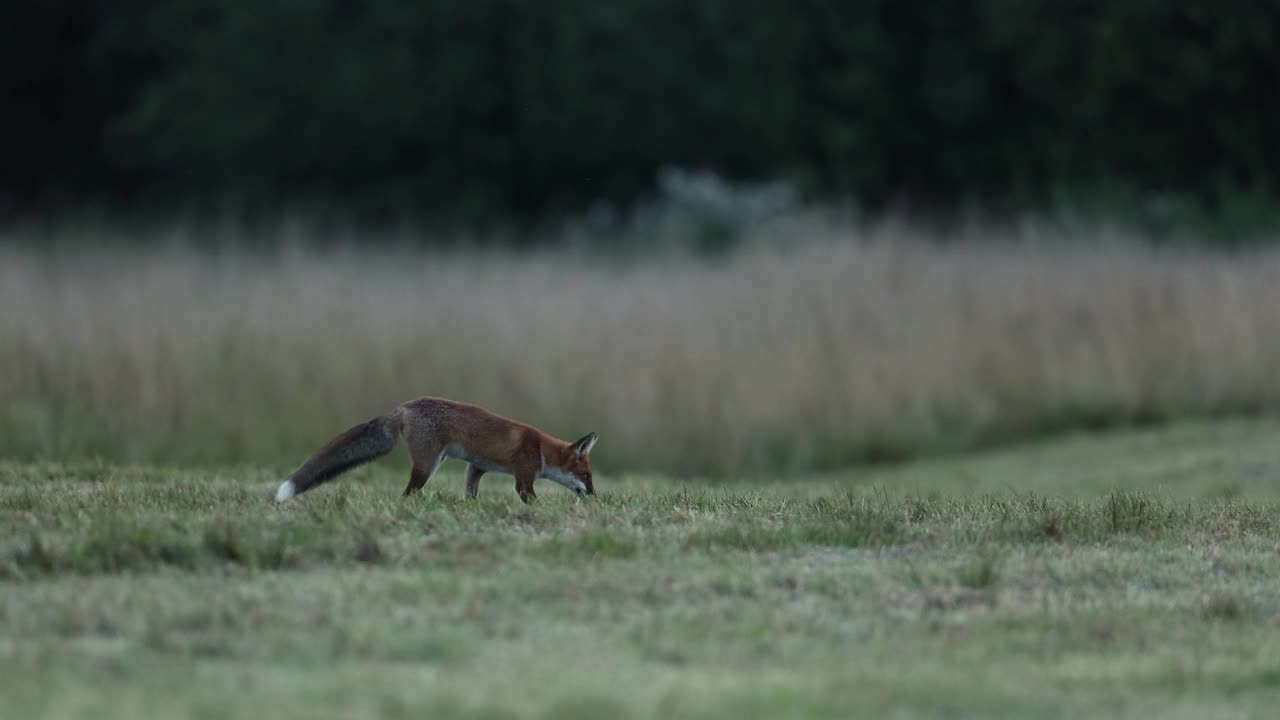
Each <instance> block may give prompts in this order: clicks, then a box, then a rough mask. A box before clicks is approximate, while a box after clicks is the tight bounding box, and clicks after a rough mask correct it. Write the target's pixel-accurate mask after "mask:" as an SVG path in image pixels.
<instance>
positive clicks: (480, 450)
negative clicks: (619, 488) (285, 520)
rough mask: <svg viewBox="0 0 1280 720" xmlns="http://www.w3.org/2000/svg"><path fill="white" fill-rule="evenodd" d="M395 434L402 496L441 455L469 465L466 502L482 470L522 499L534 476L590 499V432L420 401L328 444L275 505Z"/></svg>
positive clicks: (381, 448) (380, 447)
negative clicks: (559, 431)
mask: <svg viewBox="0 0 1280 720" xmlns="http://www.w3.org/2000/svg"><path fill="white" fill-rule="evenodd" d="M401 435H403V436H404V438H405V442H406V443H407V444H408V446H409V456H410V457H411V458H412V459H413V470H412V471H411V472H410V473H409V484H408V485H407V486H406V487H405V489H404V495H405V496H408V495H410V494H412V493H415V492H417V491H419V490H421V489H422V488H423V486H424V485H426V484H427V481H428V480H430V479H431V476H432V475H435V473H436V470H439V469H440V464H441V463H443V462H444V461H445V458H457V459H459V460H465V461H466V462H467V463H468V465H467V497H475V496H476V493H477V492H478V491H479V489H480V478H481V476H483V475H484V474H485V473H487V472H500V473H506V474H509V475H514V476H515V479H516V493H517V494H519V496H520V499H521V500H523V501H525V502H529V501H530V500H532V499H533V498H535V497H537V496H536V495H534V493H533V481H534V480H535V479H537V478H546V479H548V480H551V481H552V482H555V483H557V484H560V485H563V486H565V487H566V488H569V489H570V490H572V491H573V492H574V493H576V494H577V495H578V497H584V496H587V495H595V494H596V490H595V486H594V485H592V484H591V457H590V453H591V448H593V447H595V444H596V434H595V433H588V434H586V435H584V436H582V437H580V438H578V439H577V440H575V441H574V442H571V443H569V442H565V441H563V440H560V439H558V438H555V437H552V436H551V435H548V434H547V433H544V432H542V431H541V430H539V429H537V428H535V427H532V426H530V425H526V424H524V423H520V422H516V421H515V420H509V419H507V418H504V417H502V416H500V415H495V414H493V413H491V412H489V411H488V410H485V409H484V408H480V407H476V406H475V405H468V404H467V403H461V402H454V401H453V400H445V399H443V398H435V397H424V398H419V399H417V400H410V401H409V402H406V403H403V404H402V405H400V406H398V407H397V408H396V409H395V410H392V411H391V412H389V413H387V414H386V415H383V416H381V417H376V418H374V419H372V420H370V421H368V422H365V423H361V424H359V425H356V426H355V427H353V428H351V429H350V430H347V431H346V432H344V433H342V434H341V435H339V436H337V437H336V438H334V439H332V440H330V441H329V444H327V445H325V446H324V447H322V448H320V450H319V451H317V452H316V454H315V455H312V456H311V458H310V459H309V460H307V461H306V462H305V463H304V464H303V465H302V467H300V468H298V469H297V470H296V471H294V473H293V474H292V475H290V476H289V479H287V480H285V481H284V482H283V483H281V484H280V489H279V490H277V491H276V502H284V501H285V500H288V499H289V498H291V497H293V496H294V495H298V494H300V493H304V492H306V491H308V490H310V489H311V488H313V487H315V486H317V485H319V484H321V483H324V482H328V481H329V480H332V479H334V478H336V477H337V476H339V475H341V474H342V473H344V472H346V471H347V470H350V469H351V468H354V467H356V466H358V465H363V464H364V463H367V462H370V461H371V460H375V459H377V458H379V457H382V456H383V455H386V454H387V453H389V452H391V449H392V448H393V447H395V444H396V440H397V439H399V437H400V436H401Z"/></svg>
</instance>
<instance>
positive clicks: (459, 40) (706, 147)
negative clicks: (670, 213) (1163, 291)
mask: <svg viewBox="0 0 1280 720" xmlns="http://www.w3.org/2000/svg"><path fill="white" fill-rule="evenodd" d="M1278 40H1280V6H1277V5H1276V4H1275V3H1273V2H1269V1H1267V0H1222V1H1221V2H1214V3H1188V2H1163V1H1161V0H1124V1H1122V2H1055V1H1052V0H953V1H949V2H942V3H909V2H908V3H904V2H894V1H892V0H857V1H850V2H845V1H843V0H785V1H784V0H734V1H732V2H730V1H728V0H699V1H696V2H688V1H687V0H610V2H595V1H594V0H542V1H540V2H529V1H523V0H465V1H457V2H426V3H402V2H378V1H366V2H361V1H359V0H261V1H259V2H252V3H245V2H237V1H234V0H173V1H172V2H167V3H149V2H141V1H140V0H115V1H113V2H84V1H79V0H77V1H73V0H41V1H39V2H36V1H34V0H6V1H5V2H0V73H3V75H0V107H3V108H4V109H5V110H4V112H3V114H0V138H3V143H4V145H5V147H6V148H7V152H6V153H5V157H4V159H3V162H0V208H3V210H4V213H5V216H6V217H9V218H10V219H12V218H15V217H19V218H20V217H23V216H26V215H28V214H30V213H32V212H33V211H35V210H37V209H40V210H46V211H53V212H57V211H62V210H66V209H68V208H74V209H78V210H83V209H84V208H88V207H98V208H105V209H110V210H111V211H113V212H116V213H120V212H122V211H124V210H126V209H128V210H151V211H166V212H173V211H175V210H181V211H183V212H187V213H190V212H197V211H207V210H217V211H226V210H228V209H233V210H234V211H235V212H237V213H248V214H254V213H258V212H268V213H270V212H276V211H278V210H279V209H280V208H281V207H282V206H288V207H290V208H294V209H305V210H308V211H309V212H311V213H320V214H322V215H336V216H338V217H342V218H344V219H348V220H355V221H360V222H372V223H378V222H385V221H387V220H388V219H393V218H394V219H397V220H400V219H404V218H413V219H420V220H421V219H426V220H430V221H432V222H451V223H454V222H465V223H481V224H490V223H492V222H494V221H495V220H496V219H498V218H502V219H510V218H516V219H519V220H523V221H528V220H529V219H531V218H545V217H547V216H549V215H550V216H556V215H561V214H565V213H574V212H578V211H582V210H584V209H587V208H590V207H593V206H598V205H599V204H600V203H602V202H609V203H611V204H613V205H614V206H618V207H626V206H628V205H629V204H632V203H635V202H636V201H639V200H643V199H645V198H646V197H651V196H652V195H653V194H654V193H655V191H656V190H657V187H656V186H657V183H658V179H659V177H660V174H661V171H662V170H663V169H664V168H669V167H674V168H690V169H696V170H699V171H709V172H713V173H715V174H717V175H719V176H721V177H724V178H726V179H729V180H731V181H764V182H773V181H778V180H785V181H788V182H789V183H790V184H791V185H792V186H793V187H794V188H795V189H796V191H797V192H798V193H800V194H801V195H802V196H803V197H806V198H820V199H838V200H840V201H841V202H849V201H852V202H854V203H856V204H857V205H858V207H861V208H868V209H871V210H876V209H883V208H884V207H885V206H886V205H887V204H892V203H902V204H907V205H909V206H911V207H914V208H919V209H920V210H925V211H928V210H952V209H957V208H962V209H963V208H978V209H981V210H990V211H995V212H1008V211H1021V210H1025V209H1027V208H1041V209H1055V208H1061V207H1062V206H1064V204H1065V205H1068V206H1072V205H1074V206H1078V207H1088V208H1091V209H1100V210H1108V209H1109V210H1111V211H1113V212H1129V213H1133V214H1134V218H1135V219H1142V217H1144V216H1147V215H1153V214H1154V215H1157V216H1158V215H1159V214H1160V213H1165V214H1166V215H1167V214H1169V213H1170V212H1171V210H1170V208H1176V209H1178V210H1179V211H1180V212H1183V213H1184V214H1188V213H1192V211H1194V212H1195V213H1197V214H1208V215H1211V216H1218V217H1221V216H1223V215H1224V214H1228V215H1233V216H1236V217H1238V218H1239V219H1240V220H1241V221H1245V220H1250V219H1254V220H1256V218H1252V215H1257V214H1259V213H1262V214H1267V213H1266V208H1268V207H1269V206H1270V200H1271V199H1272V197H1273V193H1274V192H1276V191H1277V189H1278V188H1280V142H1278V141H1277V140H1276V132H1275V128H1276V127H1277V120H1278V119H1280V63H1277V62H1276V54H1275V47H1276V45H1277V41H1278ZM1180 217H1181V216H1180ZM1153 219H1154V220H1155V221H1159V220H1161V217H1155V218H1153Z"/></svg>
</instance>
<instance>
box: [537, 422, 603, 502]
mask: <svg viewBox="0 0 1280 720" xmlns="http://www.w3.org/2000/svg"><path fill="white" fill-rule="evenodd" d="M596 439H597V438H596V434H595V433H587V434H586V435H583V436H582V437H580V438H578V439H577V440H575V441H573V442H571V443H569V444H568V445H566V446H565V448H564V450H563V451H561V453H560V457H559V458H557V462H555V463H554V464H552V463H551V462H548V461H549V460H551V458H545V459H544V462H545V463H546V466H545V467H544V468H543V474H544V476H545V477H546V478H547V479H549V480H552V481H553V482H557V483H560V484H561V485H564V486H565V487H567V488H569V489H570V490H572V491H574V492H575V493H577V494H578V495H579V496H583V495H595V494H596V487H595V485H593V484H591V448H593V447H595V444H596Z"/></svg>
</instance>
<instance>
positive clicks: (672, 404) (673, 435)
mask: <svg viewBox="0 0 1280 720" xmlns="http://www.w3.org/2000/svg"><path fill="white" fill-rule="evenodd" d="M749 235H750V237H749V238H748V240H747V242H746V244H745V248H744V249H743V250H742V251H740V252H735V253H733V254H730V255H728V256H726V257H723V258H720V259H718V260H716V261H705V260H695V259H692V258H690V257H687V256H682V255H672V254H657V253H655V254H653V255H652V256H649V257H645V258H631V259H629V260H627V261H626V262H623V261H620V260H617V259H616V258H611V257H609V256H607V255H605V254H604V253H598V254H597V253H591V252H585V251H584V252H574V251H570V250H565V249H556V250H543V251H537V252H529V253H524V254H514V253H499V252H487V251H483V250H474V249H473V250H459V251H456V252H445V251H441V250H434V251H422V250H414V249H411V248H408V247H403V246H394V247H393V246H391V245H389V244H388V243H386V242H381V241H383V240H386V238H379V237H369V238H346V239H345V241H343V242H338V243H337V245H338V249H336V250H332V251H330V252H321V251H318V250H304V249H297V248H293V247H292V246H290V242H291V241H299V242H301V241H302V240H305V239H306V238H303V237H295V236H293V235H290V234H289V233H287V232H284V233H281V234H280V235H279V236H272V237H265V238H261V241H262V243H263V244H264V245H265V246H269V247H271V248H274V249H272V250H270V251H265V250H264V251H263V252H259V253H255V252H249V251H246V250H234V249H225V248H224V249H221V250H198V249H195V248H196V247H200V246H202V245H201V241H203V240H209V242H208V243H207V244H206V245H204V246H205V247H219V248H221V247H222V246H221V245H220V244H219V242H217V239H216V238H215V239H210V238H209V237H207V232H203V231H200V230H190V231H181V232H175V233H174V236H173V239H174V240H175V242H174V243H173V244H172V245H168V244H165V245H163V246H162V247H158V248H157V247H156V246H155V245H145V246H143V247H141V248H138V249H133V250H102V251H91V250H88V249H86V247H104V246H105V247H110V244H109V243H106V242H105V241H104V240H103V238H99V237H95V236H93V235H87V236H78V235H74V234H71V235H59V236H55V237H51V238H41V239H42V240H47V241H48V244H49V245H51V246H53V248H54V249H49V250H36V249H32V248H35V247H38V246H40V245H41V243H39V242H34V241H33V242H30V243H26V244H22V245H21V246H20V247H22V248H25V249H14V248H12V247H6V243H5V242H4V241H5V239H6V238H4V237H0V367H3V368H4V372H3V373H0V453H4V455H5V456H7V457H20V458H23V459H29V460H38V459H41V458H51V457H56V458H76V457H108V458H111V459H113V460H116V461H118V462H130V461H147V462H175V461H180V462H184V463H189V462H203V463H226V462H248V463H272V464H278V465H279V467H278V468H277V469H278V470H284V469H285V468H286V467H287V466H290V465H296V464H298V463H300V462H302V460H303V459H304V458H305V457H306V455H307V454H309V453H310V452H312V451H314V450H315V449H316V448H317V447H319V446H320V445H321V444H323V443H324V442H325V441H327V440H328V439H329V438H331V437H332V436H333V435H335V434H337V433H338V432H340V431H341V430H343V429H345V428H347V427H350V426H351V425H353V424H355V423H357V422H361V421H363V420H365V419H367V418H369V417H371V416H373V415H374V414H378V413H382V412H386V411H387V410H388V409H390V408H391V407H392V406H394V405H395V404H397V403H399V402H402V401H404V400H407V399H410V398H413V397H417V396H420V395H426V394H435V395H444V396H448V397H453V398H457V399H461V400H467V401H471V402H476V403H479V404H481V405H484V406H486V407H489V408H491V409H493V410H495V411H497V412H500V413H503V414H506V415H510V416H513V417H516V418H518V419H521V420H524V421H527V422H531V423H534V424H536V425H538V426H540V427H543V428H545V429H546V430H548V431H550V432H552V433H554V434H557V435H561V436H565V437H577V436H580V435H581V434H583V433H585V432H588V431H595V432H598V433H600V436H601V443H600V445H599V447H598V448H597V451H596V452H597V453H598V456H599V458H600V459H601V460H602V461H607V462H608V463H609V464H610V465H611V466H612V467H614V468H626V469H628V470H647V471H660V472H665V473H669V474H678V475H682V476H693V475H700V474H718V475H721V476H724V477H741V476H744V475H755V476H757V477H768V476H770V473H775V472H789V473H807V472H812V471H815V470H817V469H822V468H838V467H844V466H847V465H848V464H850V463H853V462H861V461H867V460H901V459H903V458H910V457H916V456H919V455H921V454H925V453H936V452H947V451H953V450H963V449H971V448H974V447H983V446H989V445H991V444H994V443H1002V442H1008V441H1011V440H1020V439H1025V438H1027V437H1034V436H1045V435H1052V434H1057V433H1060V432H1063V431H1070V430H1074V429H1081V428H1107V427H1122V426H1131V425H1140V424H1153V423H1161V422H1167V421H1170V420H1178V419H1186V418H1191V417H1209V416H1226V415H1243V414H1251V413H1257V412H1262V411H1268V410H1274V409H1276V408H1277V407H1280V385H1277V383H1276V382H1275V368H1276V367H1278V366H1280V334H1277V333H1276V332H1275V328H1276V327H1277V326H1278V325H1280V252H1277V251H1274V250H1266V249H1259V250H1256V251H1254V252H1251V253H1248V254H1241V255H1228V254H1223V253H1214V252H1210V251H1205V250H1194V251H1193V250H1182V251H1178V250H1171V249H1165V250H1159V249H1154V248H1151V247H1148V246H1144V245H1142V244H1140V242H1139V241H1138V240H1137V239H1136V238H1128V237H1118V238H1117V237H1110V238H1109V237H1106V233H1105V232H1100V233H1097V234H1091V235H1090V236H1089V237H1088V238H1080V237H1069V236H1064V235H1063V234H1062V233H1061V232H1057V233H1053V232H1047V231H1044V230H1043V229H1037V228H1035V227H1030V226H1028V227H1027V228H1021V229H1017V230H1014V231H995V230H987V229H982V228H978V229H968V230H958V231H954V232H953V233H952V234H951V235H948V236H946V237H942V238H940V237H937V236H934V235H930V234H928V233H923V232H921V231H918V230H916V229H913V228H911V227H909V226H906V225H901V224H885V225H881V226H877V227H872V228H859V227H853V226H850V225H839V224H834V223H827V222H820V221H817V220H814V219H812V218H808V217H804V216H802V217H795V218H782V219H780V220H778V221H777V223H775V224H769V225H767V226H762V227H761V228H758V229H754V230H752V231H751V233H749ZM939 240H943V241H946V242H937V241H939ZM188 241H190V243H191V244H190V245H189V244H187V242H188ZM60 244H66V245H67V247H69V248H70V249H64V250H62V251H59V250H57V249H56V248H57V247H59V246H60ZM281 245H283V246H285V249H279V246H281ZM15 247H18V246H15ZM371 248H377V250H373V249H371Z"/></svg>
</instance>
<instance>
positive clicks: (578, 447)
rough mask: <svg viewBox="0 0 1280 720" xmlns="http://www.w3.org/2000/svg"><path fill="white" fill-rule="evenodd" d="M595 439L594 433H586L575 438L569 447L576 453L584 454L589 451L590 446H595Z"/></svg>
mask: <svg viewBox="0 0 1280 720" xmlns="http://www.w3.org/2000/svg"><path fill="white" fill-rule="evenodd" d="M596 440H597V438H596V434H595V433H587V434H586V435H583V436H582V437H580V438H578V439H577V440H575V441H574V442H573V445H571V446H570V447H572V448H573V451H574V452H576V453H578V455H580V456H581V455H586V454H587V453H589V452H591V448H593V447H595V446H596Z"/></svg>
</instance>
